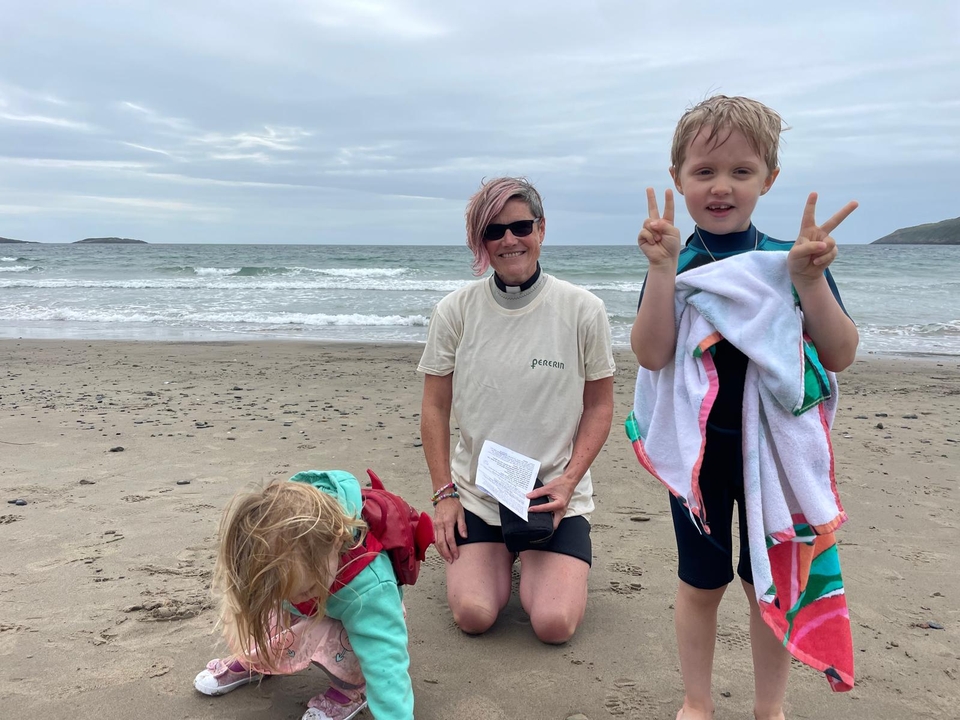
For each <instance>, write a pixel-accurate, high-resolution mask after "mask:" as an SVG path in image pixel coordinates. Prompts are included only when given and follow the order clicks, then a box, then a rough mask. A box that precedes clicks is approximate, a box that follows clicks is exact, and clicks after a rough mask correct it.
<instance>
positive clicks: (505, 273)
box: [485, 198, 546, 285]
mask: <svg viewBox="0 0 960 720" xmlns="http://www.w3.org/2000/svg"><path fill="white" fill-rule="evenodd" d="M535 219H536V218H535V217H534V215H533V213H532V212H530V208H529V207H527V203H526V202H524V201H523V200H520V199H519V198H513V199H511V200H508V201H507V204H506V205H504V206H503V210H501V211H500V214H499V215H497V216H496V217H495V218H493V220H491V221H490V222H491V224H493V225H509V224H510V223H512V222H516V221H517V220H535ZM545 224H546V221H545V220H544V219H543V218H540V219H539V221H537V222H535V223H534V224H533V232H532V233H530V234H529V235H527V236H526V237H517V236H516V235H514V234H513V233H512V232H510V231H509V230H507V231H506V232H505V233H504V235H503V237H502V238H500V239H499V240H487V241H485V244H486V248H487V253H488V254H489V255H490V265H491V266H492V267H493V269H494V272H496V273H497V275H499V276H500V279H501V280H503V282H504V283H505V284H507V285H522V284H523V283H524V282H525V281H527V280H529V279H530V278H531V277H532V276H533V274H534V273H535V272H536V271H537V261H538V260H539V259H540V245H542V244H543V236H544V226H545Z"/></svg>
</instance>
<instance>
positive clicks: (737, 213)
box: [630, 95, 859, 720]
mask: <svg viewBox="0 0 960 720" xmlns="http://www.w3.org/2000/svg"><path fill="white" fill-rule="evenodd" d="M782 127H783V124H782V120H781V118H780V116H779V115H778V114H777V113H776V112H774V111H773V110H771V109H770V108H768V107H766V106H765V105H763V104H761V103H759V102H757V101H755V100H751V99H749V98H743V97H726V96H723V95H717V96H714V97H712V98H709V99H708V100H705V101H703V102H702V103H700V104H699V105H697V106H695V107H694V108H692V109H690V110H688V111H687V112H686V113H685V114H684V115H683V117H682V118H681V119H680V122H679V123H678V125H677V128H676V131H675V134H674V138H673V147H672V150H671V155H670V160H671V167H670V175H671V176H672V178H673V182H674V185H675V187H676V189H677V192H679V193H680V194H681V195H683V197H684V200H685V202H686V205H687V210H688V211H689V213H690V216H691V217H692V218H693V220H694V222H695V223H696V227H695V228H694V232H693V235H691V236H690V238H688V240H687V243H686V246H685V247H684V248H683V249H682V250H681V242H680V231H679V230H678V229H677V228H676V227H675V226H674V224H673V215H674V202H673V193H672V191H671V190H667V191H666V196H665V201H664V212H663V216H662V217H661V216H660V212H659V207H658V204H657V198H656V195H655V193H654V190H653V189H652V188H648V189H647V205H648V213H649V217H648V218H647V219H646V220H645V221H644V223H643V229H642V230H641V232H640V235H639V237H638V239H637V242H638V244H639V246H640V250H641V251H642V252H643V254H644V255H645V256H646V258H647V261H648V263H649V269H648V271H647V277H646V279H645V280H644V284H643V290H642V291H641V294H640V305H639V309H638V312H637V319H636V321H635V322H634V325H633V329H632V331H631V336H630V344H631V347H632V349H633V352H634V354H635V355H636V356H637V360H638V361H639V363H640V365H642V366H643V367H644V368H646V369H648V370H652V371H656V370H660V369H662V368H664V367H665V366H666V365H667V364H668V363H671V362H673V361H674V356H675V352H676V345H677V325H676V317H675V310H674V290H675V280H676V276H677V274H679V273H681V272H684V271H686V270H690V269H691V268H695V267H699V266H701V265H704V264H706V263H710V262H714V261H717V260H722V259H723V258H726V257H730V256H732V255H737V254H739V253H743V252H750V251H757V250H781V251H789V255H788V260H787V263H788V267H789V271H790V278H791V281H792V282H793V286H794V288H795V289H796V292H797V295H798V296H799V299H800V304H801V307H802V309H803V313H804V331H805V332H806V334H807V335H809V336H810V338H811V340H812V341H813V343H814V345H815V346H816V348H817V352H818V353H819V357H820V360H821V362H822V364H823V366H824V367H825V368H826V369H827V370H832V371H833V372H839V371H841V370H844V369H845V368H847V367H848V366H849V365H850V364H851V363H853V361H854V358H855V355H856V350H857V344H858V342H859V335H858V333H857V329H856V326H855V325H854V324H853V322H852V321H851V320H850V318H849V317H848V316H847V314H846V311H845V310H844V308H843V304H842V302H841V300H840V295H839V293H838V291H837V288H836V285H835V284H834V282H833V278H832V277H831V276H830V273H829V271H828V270H827V267H828V266H829V265H830V263H831V262H833V260H834V258H836V256H837V246H836V242H835V241H834V239H833V238H832V237H830V233H831V232H832V231H833V230H834V229H835V228H836V227H837V226H838V225H839V224H840V223H841V222H843V220H844V219H845V218H846V217H847V216H848V215H849V214H850V213H851V212H853V211H854V210H855V209H856V207H857V204H856V203H855V202H851V203H848V204H847V205H846V206H845V207H844V208H843V209H841V210H840V211H839V212H837V213H836V214H835V215H834V216H833V217H831V218H830V219H829V220H828V221H826V222H825V223H823V224H822V225H818V224H817V222H816V220H815V209H816V202H817V196H816V193H811V194H810V196H809V198H808V199H807V204H806V207H805V208H804V211H803V216H802V220H801V224H800V233H799V237H798V238H797V240H796V242H793V243H790V242H783V241H780V240H775V239H773V238H771V237H768V236H767V235H765V234H764V233H761V232H760V231H759V230H757V228H756V227H755V226H754V225H753V223H752V222H751V219H750V218H751V215H752V214H753V209H754V207H755V206H756V204H757V201H758V200H759V199H760V196H761V195H764V194H766V192H767V191H768V190H770V188H771V187H772V186H773V183H774V181H775V180H776V179H777V175H778V174H779V172H780V169H779V167H778V163H777V151H778V148H779V144H780V133H781V130H782ZM713 359H714V363H715V365H716V368H717V374H718V376H719V388H720V389H719V394H718V396H717V399H716V401H715V403H714V405H713V408H712V410H711V412H710V416H709V418H708V421H707V433H706V437H707V441H706V449H705V452H704V458H703V464H702V466H701V470H700V476H699V482H700V488H701V491H702V493H703V504H704V508H705V510H706V513H707V516H708V517H710V518H711V522H710V529H711V533H710V535H709V536H706V535H704V534H703V533H702V532H701V531H700V530H699V529H698V528H697V527H696V526H695V525H694V523H692V522H691V520H690V517H689V515H688V512H687V511H686V510H685V509H684V507H683V505H682V503H681V502H680V501H679V500H678V499H677V498H675V497H672V496H671V498H670V506H671V512H672V514H673V523H674V530H675V533H676V538H677V549H678V555H679V571H678V575H679V578H680V583H679V589H678V591H677V598H676V603H675V605H674V608H675V613H674V624H675V627H676V633H677V645H678V649H679V653H680V666H681V673H682V676H683V685H684V702H683V706H682V707H681V708H680V711H679V712H678V713H677V719H678V720H700V719H701V718H711V717H713V712H714V704H713V700H712V698H711V692H710V685H711V675H712V671H713V654H714V646H715V644H716V634H717V608H718V606H719V604H720V599H721V597H722V596H723V593H724V590H725V589H726V586H727V585H728V584H729V583H730V582H731V581H732V580H733V570H732V567H731V564H732V557H733V551H732V548H733V543H732V537H731V527H732V515H733V503H734V501H736V503H737V506H738V515H739V526H740V533H739V534H740V557H739V563H738V566H737V574H738V575H739V576H740V578H741V581H742V584H743V588H744V590H745V591H746V595H747V599H748V600H749V602H750V644H751V648H752V651H753V666H754V683H755V699H754V715H755V717H756V718H757V719H758V720H768V719H770V720H782V719H783V709H782V706H783V697H784V694H785V692H786V685H787V676H788V673H789V670H790V655H789V654H788V652H787V650H786V649H785V648H784V647H783V645H782V644H781V643H780V641H779V640H778V639H777V637H776V635H774V633H773V631H772V630H771V629H770V628H769V627H768V626H767V625H766V624H765V623H764V621H763V619H762V618H761V616H760V612H759V608H758V606H757V601H756V597H755V593H754V590H753V587H752V584H753V575H752V572H751V568H750V557H749V547H748V541H747V523H746V510H745V502H744V497H743V470H742V467H743V460H742V451H741V427H742V401H743V388H744V378H745V373H746V367H747V358H746V356H745V355H744V354H743V353H742V352H740V351H739V350H737V349H736V348H735V347H733V345H731V344H730V343H729V342H727V341H726V340H723V341H721V342H720V343H719V344H718V346H717V348H716V353H715V355H714V358H713Z"/></svg>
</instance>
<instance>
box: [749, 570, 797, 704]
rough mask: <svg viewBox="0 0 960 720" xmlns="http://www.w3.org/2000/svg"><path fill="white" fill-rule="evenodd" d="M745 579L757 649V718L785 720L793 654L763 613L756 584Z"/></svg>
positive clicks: (752, 639) (752, 642) (753, 647)
mask: <svg viewBox="0 0 960 720" xmlns="http://www.w3.org/2000/svg"><path fill="white" fill-rule="evenodd" d="M741 582H742V583H743V590H744V592H746V594H747V599H748V600H749V601H750V649H751V650H752V651H753V682H754V695H755V700H754V704H753V715H754V717H755V718H756V719H757V720H784V718H783V697H784V695H786V692H787V678H788V676H789V675H790V653H789V652H787V649H786V648H785V647H784V646H783V643H781V642H780V641H779V640H778V639H777V636H776V635H774V634H773V630H771V629H770V627H769V626H768V625H767V624H766V623H765V622H764V621H763V618H762V617H761V616H760V607H759V606H758V605H757V598H756V594H755V593H754V589H753V585H750V584H749V583H746V582H743V581H741Z"/></svg>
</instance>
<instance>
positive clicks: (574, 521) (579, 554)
mask: <svg viewBox="0 0 960 720" xmlns="http://www.w3.org/2000/svg"><path fill="white" fill-rule="evenodd" d="M463 517H464V519H465V520H466V522H467V537H466V538H462V537H460V532H459V530H457V529H456V528H454V530H453V532H454V535H455V536H456V541H457V545H468V544H470V543H481V542H492V543H500V544H501V545H502V544H503V532H501V530H500V526H499V525H487V524H486V523H485V522H484V521H483V520H481V519H480V518H479V517H477V516H476V515H474V514H473V513H472V512H470V511H469V510H467V509H466V508H464V510H463ZM524 550H542V551H544V552H552V553H559V554H560V555H569V556H570V557H575V558H577V559H578V560H583V561H584V562H585V563H586V564H587V565H590V566H593V545H592V544H591V542H590V522H589V521H588V520H587V519H586V518H585V517H583V516H582V515H574V516H573V517H565V518H564V519H563V520H561V521H560V524H559V525H557V529H556V530H554V531H553V535H552V536H551V538H550V539H549V540H548V541H547V542H545V543H537V544H536V545H528V546H527V547H526V548H524V549H523V550H521V551H520V552H523V551H524Z"/></svg>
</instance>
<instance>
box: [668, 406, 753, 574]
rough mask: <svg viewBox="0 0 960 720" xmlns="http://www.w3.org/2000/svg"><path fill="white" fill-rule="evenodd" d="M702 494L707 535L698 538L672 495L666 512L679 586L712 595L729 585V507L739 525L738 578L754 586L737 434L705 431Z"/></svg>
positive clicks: (731, 570)
mask: <svg viewBox="0 0 960 720" xmlns="http://www.w3.org/2000/svg"><path fill="white" fill-rule="evenodd" d="M700 493H701V495H702V496H703V507H704V509H705V510H706V512H707V523H708V526H709V528H710V534H709V535H706V534H704V533H701V532H700V529H699V528H698V527H697V526H696V525H694V523H693V521H691V519H690V512H689V511H688V510H687V509H686V508H685V507H684V506H683V503H682V502H680V501H679V500H678V499H677V498H675V497H674V496H673V495H671V496H670V512H671V513H672V515H673V531H674V533H675V534H676V536H677V555H678V560H679V568H678V571H677V575H678V576H679V577H680V579H681V580H683V582H685V583H687V584H688V585H692V586H693V587H695V588H699V589H701V590H715V589H717V588H721V587H723V586H724V585H727V584H729V583H730V582H731V581H732V580H733V567H732V565H733V503H734V502H736V503H737V516H738V518H739V522H740V533H739V534H740V559H739V562H738V564H737V575H739V576H740V577H741V578H743V579H744V580H745V581H746V582H748V583H750V584H751V585H752V584H753V569H752V568H751V567H750V543H749V540H748V539H747V507H746V503H745V502H744V499H743V448H742V443H741V439H740V433H739V432H736V431H724V430H719V429H716V428H713V427H711V426H709V425H708V426H707V447H706V451H705V452H704V455H703V465H702V466H701V468H700Z"/></svg>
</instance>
